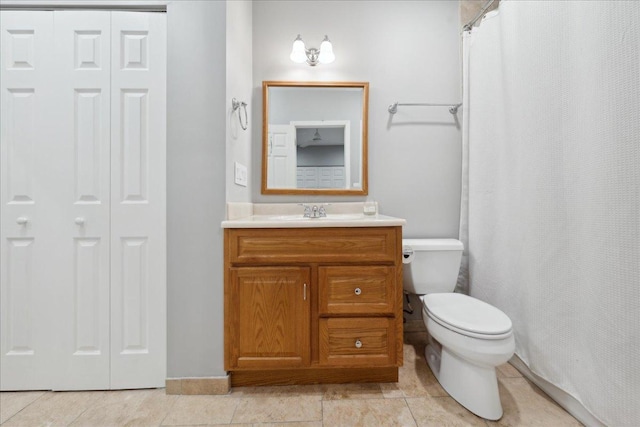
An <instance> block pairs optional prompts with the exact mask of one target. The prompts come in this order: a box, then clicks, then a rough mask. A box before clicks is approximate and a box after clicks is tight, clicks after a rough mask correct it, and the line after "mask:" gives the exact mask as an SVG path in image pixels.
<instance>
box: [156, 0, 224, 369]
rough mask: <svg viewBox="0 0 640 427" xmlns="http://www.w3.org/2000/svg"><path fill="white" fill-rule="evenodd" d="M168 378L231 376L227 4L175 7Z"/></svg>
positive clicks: (170, 14)
mask: <svg viewBox="0 0 640 427" xmlns="http://www.w3.org/2000/svg"><path fill="white" fill-rule="evenodd" d="M167 21H168V35H169V37H168V66H167V67H168V69H167V282H168V283H167V320H168V325H167V326H168V327H167V334H168V336H167V353H168V354H167V375H168V376H169V377H191V376H193V377H202V376H219V375H225V371H224V363H223V360H224V359H223V356H224V352H223V275H222V263H223V253H222V230H221V228H220V222H221V221H222V220H223V219H224V217H225V166H226V165H225V129H226V124H227V120H226V111H227V104H228V102H227V99H226V96H225V91H226V77H225V66H224V64H225V54H226V53H225V52H226V48H225V31H226V30H225V28H226V26H225V25H226V22H225V21H226V2H223V1H214V2H203V1H176V2H172V3H170V4H169V5H168V7H167Z"/></svg>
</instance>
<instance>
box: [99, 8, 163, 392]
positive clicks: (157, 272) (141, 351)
mask: <svg viewBox="0 0 640 427" xmlns="http://www.w3.org/2000/svg"><path fill="white" fill-rule="evenodd" d="M111 16H112V27H111V28H112V33H111V49H112V50H111V62H112V64H113V67H112V74H111V99H112V102H111V168H112V169H111V170H112V173H111V322H112V327H111V387H112V388H136V387H163V386H164V383H165V378H166V374H165V372H166V314H165V311H166V267H165V266H166V248H165V247H166V219H165V212H166V194H165V190H164V189H165V188H166V174H165V170H166V129H165V119H164V118H165V116H166V111H165V103H166V83H165V82H166V48H165V46H166V30H165V22H166V21H165V18H166V17H165V15H164V14H161V13H135V14H134V13H126V12H112V15H111Z"/></svg>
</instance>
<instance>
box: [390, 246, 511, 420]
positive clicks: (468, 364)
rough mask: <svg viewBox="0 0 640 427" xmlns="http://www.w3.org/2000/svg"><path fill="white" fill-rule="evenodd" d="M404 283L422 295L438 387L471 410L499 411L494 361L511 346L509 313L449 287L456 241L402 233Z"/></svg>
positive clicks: (493, 416) (487, 414)
mask: <svg viewBox="0 0 640 427" xmlns="http://www.w3.org/2000/svg"><path fill="white" fill-rule="evenodd" d="M402 244H403V261H404V288H405V290H406V291H407V292H411V293H414V294H418V295H422V296H421V297H420V300H421V301H422V318H423V320H424V323H425V325H426V327H427V331H429V336H430V338H429V344H428V345H427V348H426V350H425V357H426V359H427V363H428V364H429V367H430V368H431V370H432V371H433V374H434V375H435V377H436V378H437V379H438V381H439V382H440V384H441V385H442V387H443V388H444V389H445V390H446V391H447V393H449V395H451V397H453V398H454V399H455V400H457V401H458V402H459V403H460V404H461V405H463V406H464V407H466V408H467V409H468V410H470V411H471V412H473V413H474V414H476V415H478V416H480V417H482V418H486V419H488V420H497V419H499V418H500V417H502V405H501V404H500V396H499V394H498V381H497V379H496V366H498V365H500V364H503V363H505V362H506V361H508V360H509V359H510V358H511V356H513V353H514V351H515V340H514V338H513V331H512V329H511V319H509V317H508V316H507V315H506V314H504V313H503V312H502V311H500V310H499V309H497V308H496V307H493V306H491V305H489V304H487V303H485V302H483V301H480V300H478V299H476V298H472V297H470V296H467V295H463V294H455V293H453V291H454V289H455V286H456V282H457V279H458V271H459V269H460V259H461V257H462V250H463V245H462V242H460V241H458V240H455V239H404V240H402Z"/></svg>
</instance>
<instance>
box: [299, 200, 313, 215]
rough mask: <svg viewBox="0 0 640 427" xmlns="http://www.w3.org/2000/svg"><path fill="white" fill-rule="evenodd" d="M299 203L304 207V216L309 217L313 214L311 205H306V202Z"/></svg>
mask: <svg viewBox="0 0 640 427" xmlns="http://www.w3.org/2000/svg"><path fill="white" fill-rule="evenodd" d="M298 205H299V206H302V207H303V208H304V214H303V215H302V216H303V217H304V218H309V217H310V216H311V206H309V205H305V204H304V203H298Z"/></svg>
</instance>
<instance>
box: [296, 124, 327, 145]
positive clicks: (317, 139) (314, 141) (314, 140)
mask: <svg viewBox="0 0 640 427" xmlns="http://www.w3.org/2000/svg"><path fill="white" fill-rule="evenodd" d="M321 141H322V137H320V132H319V131H318V128H316V131H315V133H314V134H313V138H311V140H309V141H307V142H303V143H302V144H300V148H306V147H308V146H309V145H313V144H317V143H319V142H321Z"/></svg>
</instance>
